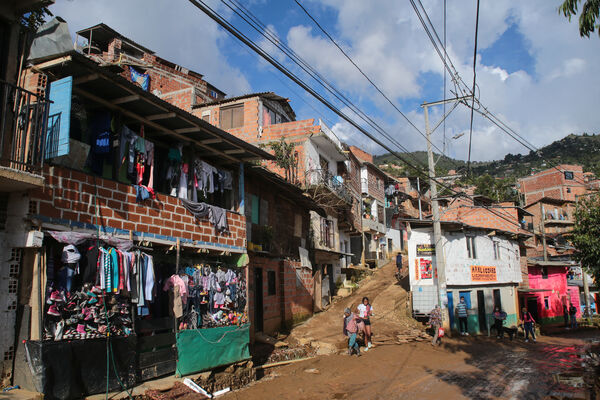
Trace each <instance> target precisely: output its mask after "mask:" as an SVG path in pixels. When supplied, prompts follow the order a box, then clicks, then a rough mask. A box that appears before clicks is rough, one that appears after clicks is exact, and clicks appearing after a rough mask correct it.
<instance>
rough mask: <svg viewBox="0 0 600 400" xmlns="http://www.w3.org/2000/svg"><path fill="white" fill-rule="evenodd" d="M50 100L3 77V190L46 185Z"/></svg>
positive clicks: (0, 153)
mask: <svg viewBox="0 0 600 400" xmlns="http://www.w3.org/2000/svg"><path fill="white" fill-rule="evenodd" d="M49 105H50V101H48V100H46V99H44V98H41V97H39V96H38V95H36V94H35V93H32V92H29V91H27V90H24V89H22V88H20V87H17V86H15V85H12V84H10V83H8V82H5V81H1V80H0V191H3V192H16V191H22V190H27V189H32V188H36V187H41V186H43V184H44V177H43V176H42V167H43V165H44V144H45V139H46V138H45V136H46V131H47V124H48V107H49Z"/></svg>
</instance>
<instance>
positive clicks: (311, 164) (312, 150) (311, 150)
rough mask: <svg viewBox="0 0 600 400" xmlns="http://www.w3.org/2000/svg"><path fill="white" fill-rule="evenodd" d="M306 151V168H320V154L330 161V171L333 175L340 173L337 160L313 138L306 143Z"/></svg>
mask: <svg viewBox="0 0 600 400" xmlns="http://www.w3.org/2000/svg"><path fill="white" fill-rule="evenodd" d="M304 152H305V154H306V164H305V165H306V169H307V170H311V169H320V168H321V164H320V162H319V156H321V157H323V158H324V159H325V160H327V161H328V162H329V173H330V174H331V175H333V176H337V175H338V170H337V161H334V160H333V158H331V157H330V156H329V155H328V154H326V153H325V152H324V151H323V150H321V149H320V148H319V147H318V146H317V145H316V144H315V143H314V142H313V141H312V140H307V141H306V142H305V143H304Z"/></svg>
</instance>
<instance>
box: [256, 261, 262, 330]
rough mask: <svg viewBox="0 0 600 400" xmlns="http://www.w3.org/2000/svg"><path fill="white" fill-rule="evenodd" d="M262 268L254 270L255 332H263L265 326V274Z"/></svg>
mask: <svg viewBox="0 0 600 400" xmlns="http://www.w3.org/2000/svg"><path fill="white" fill-rule="evenodd" d="M262 272H263V271H262V268H254V331H255V332H262V331H263V329H264V325H263V318H264V314H263V274H262Z"/></svg>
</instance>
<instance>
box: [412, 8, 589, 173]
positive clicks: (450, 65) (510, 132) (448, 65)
mask: <svg viewBox="0 0 600 400" xmlns="http://www.w3.org/2000/svg"><path fill="white" fill-rule="evenodd" d="M410 1H411V4H412V5H413V9H414V10H415V13H416V14H417V17H418V18H419V20H420V21H421V24H422V25H423V28H424V29H425V32H426V34H427V36H428V37H429V40H430V41H431V43H432V45H433V46H434V48H435V49H436V51H437V53H438V55H439V56H440V59H441V60H442V62H443V63H444V66H445V67H446V70H447V71H448V72H449V73H450V74H451V75H452V77H453V82H454V84H455V89H456V90H457V92H456V93H459V92H460V93H464V92H465V90H466V92H467V93H470V92H471V89H470V88H468V87H467V86H466V83H465V82H464V81H463V80H462V78H461V77H460V75H459V74H458V72H457V71H456V69H455V68H454V64H453V63H452V60H451V59H450V57H449V56H448V55H447V51H446V48H445V46H444V45H443V44H440V42H441V41H440V38H439V35H438V34H437V31H436V29H435V26H433V24H431V20H430V19H429V16H428V14H427V11H426V10H425V8H424V7H423V5H422V3H421V1H420V0H417V1H418V2H419V4H420V5H421V8H422V10H423V11H422V12H423V14H424V15H425V18H423V16H422V15H421V12H420V10H419V9H418V8H417V6H416V4H415V3H414V1H413V0H410ZM425 19H427V21H429V24H430V27H431V30H430V28H429V26H428V25H427V24H426V22H425ZM432 32H433V33H432ZM433 36H435V37H436V38H437V40H438V42H436V41H435V40H434V38H433ZM439 47H441V48H442V50H443V53H444V54H445V55H446V57H447V59H445V58H444V57H443V56H442V54H441V53H442V51H441V50H440V49H439ZM459 84H460V85H462V88H463V89H460V87H459V86H457V85H459ZM476 87H477V88H478V86H477V85H476ZM472 95H473V98H474V99H475V101H474V104H472V105H471V106H469V105H468V104H467V103H463V104H465V105H466V106H467V107H469V108H471V109H474V110H475V111H477V112H478V113H480V114H482V115H483V116H485V117H486V118H488V119H490V121H492V122H493V123H494V124H495V125H496V126H498V127H499V128H501V130H502V131H503V132H504V133H506V134H508V135H509V136H510V137H511V138H513V139H514V140H515V141H517V142H518V143H520V144H521V145H523V146H524V147H526V148H527V149H528V150H530V151H534V152H536V153H538V155H540V154H539V149H538V148H537V147H536V146H534V145H533V144H531V143H530V142H529V141H528V140H527V139H526V138H525V137H523V136H522V135H520V134H519V133H517V132H516V131H515V130H514V129H512V128H510V127H509V126H508V124H506V123H505V122H504V121H502V120H501V119H500V118H499V117H497V116H496V115H494V114H493V113H492V112H490V111H489V110H488V109H487V108H486V107H485V106H484V105H483V104H482V103H481V101H480V100H479V95H477V96H475V93H474V91H473V93H472ZM481 109H483V111H481ZM540 158H541V159H542V160H543V161H545V162H546V163H547V164H548V165H550V166H551V167H552V168H553V169H556V170H557V171H559V172H564V171H563V170H561V169H560V168H558V166H557V165H556V164H555V163H553V162H552V161H550V160H548V159H546V158H544V157H543V156H541V155H540ZM575 181H576V182H578V183H580V184H582V185H585V182H583V181H581V180H578V179H575Z"/></svg>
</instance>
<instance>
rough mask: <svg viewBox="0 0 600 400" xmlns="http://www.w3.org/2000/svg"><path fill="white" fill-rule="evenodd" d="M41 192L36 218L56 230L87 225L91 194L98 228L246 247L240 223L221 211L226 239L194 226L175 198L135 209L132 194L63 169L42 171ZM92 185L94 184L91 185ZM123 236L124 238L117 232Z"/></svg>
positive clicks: (34, 195)
mask: <svg viewBox="0 0 600 400" xmlns="http://www.w3.org/2000/svg"><path fill="white" fill-rule="evenodd" d="M44 177H45V179H46V184H45V186H44V189H39V190H34V191H32V192H31V199H32V200H34V201H37V202H38V203H39V209H38V214H39V215H40V216H42V217H46V218H51V219H52V220H54V221H59V223H61V224H70V225H71V226H79V227H84V226H82V224H93V223H94V216H95V214H96V213H95V205H94V194H95V193H96V188H95V186H94V184H96V186H97V204H98V206H99V211H100V212H99V215H100V218H101V223H102V224H103V225H104V226H105V227H107V228H108V229H109V231H112V230H115V229H116V230H123V231H125V232H127V231H134V232H139V233H145V234H152V235H162V236H166V237H174V238H180V239H183V240H184V241H185V240H194V241H202V242H209V243H213V244H218V245H223V246H227V245H229V246H237V247H245V246H246V221H245V217H244V216H242V215H240V214H237V213H234V212H230V211H227V222H228V223H229V229H230V233H229V234H217V233H215V229H214V227H213V226H212V225H211V224H210V222H209V221H208V220H207V219H205V220H201V221H198V220H197V219H196V218H195V217H193V216H192V215H191V214H190V213H189V212H188V211H187V210H186V209H185V208H184V207H183V206H181V202H180V200H179V199H178V198H176V197H172V196H168V195H164V194H157V196H156V200H155V201H153V202H150V200H146V201H145V202H144V203H137V202H136V200H135V188H134V187H133V186H132V185H126V184H123V183H119V182H116V181H113V180H108V179H103V178H99V177H94V176H92V175H87V174H85V173H83V172H79V171H75V170H70V169H67V168H63V167H56V166H54V167H47V166H46V167H45V168H44ZM94 182H95V183H94ZM121 233H124V232H121Z"/></svg>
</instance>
